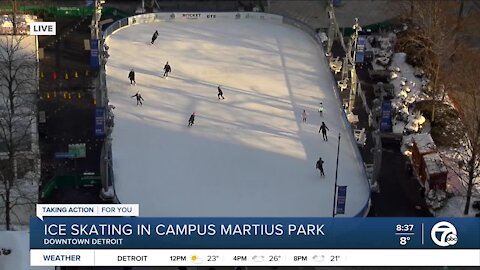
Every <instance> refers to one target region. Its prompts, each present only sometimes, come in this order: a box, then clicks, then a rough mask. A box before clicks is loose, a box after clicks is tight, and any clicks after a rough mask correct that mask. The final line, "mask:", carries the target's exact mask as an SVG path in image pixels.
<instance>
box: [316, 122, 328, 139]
mask: <svg viewBox="0 0 480 270" xmlns="http://www.w3.org/2000/svg"><path fill="white" fill-rule="evenodd" d="M327 130H330V129H328V127H327V125H325V122H322V125H321V126H320V129H319V130H318V133H320V131H321V132H322V136H323V140H324V141H328V137H327Z"/></svg>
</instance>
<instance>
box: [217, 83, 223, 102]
mask: <svg viewBox="0 0 480 270" xmlns="http://www.w3.org/2000/svg"><path fill="white" fill-rule="evenodd" d="M217 89H218V95H217V97H218V99H220V97H222V99H225V98H224V97H223V91H222V88H220V85H219V86H218V87H217Z"/></svg>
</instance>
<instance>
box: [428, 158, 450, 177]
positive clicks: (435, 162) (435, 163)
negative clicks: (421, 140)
mask: <svg viewBox="0 0 480 270" xmlns="http://www.w3.org/2000/svg"><path fill="white" fill-rule="evenodd" d="M423 160H424V161H425V170H426V172H427V174H428V175H434V174H442V173H446V172H447V167H446V166H445V163H444V162H443V160H442V158H441V157H440V155H439V154H438V153H431V154H427V155H424V156H423Z"/></svg>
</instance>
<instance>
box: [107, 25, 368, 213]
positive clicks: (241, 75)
mask: <svg viewBox="0 0 480 270" xmlns="http://www.w3.org/2000/svg"><path fill="white" fill-rule="evenodd" d="M155 30H158V32H159V37H158V39H157V40H156V42H155V44H154V45H152V44H150V41H151V36H152V34H153V32H155ZM106 44H107V45H108V47H109V50H108V52H109V55H110V57H109V59H108V62H107V66H106V72H107V86H108V91H109V92H108V95H109V101H110V103H109V104H110V105H113V106H114V107H115V109H114V110H113V113H114V115H115V126H114V130H113V135H112V137H113V146H112V151H113V170H114V181H115V190H116V195H117V197H118V199H119V201H120V202H121V203H138V204H139V205H140V215H141V216H160V217H329V216H331V215H332V207H333V199H334V198H333V197H334V183H335V167H336V157H337V145H338V134H339V133H340V134H341V142H340V152H339V167H338V183H337V185H338V186H347V187H348V191H347V197H346V208H345V215H339V216H346V217H349V216H357V215H359V216H363V215H364V214H365V213H364V212H365V210H366V209H367V208H368V204H369V199H370V195H369V194H370V189H369V184H368V181H367V179H366V175H365V171H364V165H363V162H362V159H361V157H360V155H359V152H358V150H357V149H356V148H357V145H356V143H355V141H354V140H353V137H352V131H351V129H350V127H349V126H348V125H349V124H348V122H346V120H345V119H344V114H343V112H342V110H341V104H340V100H339V97H338V93H337V92H336V90H335V82H334V80H333V78H332V75H331V73H330V70H329V68H328V64H327V62H326V60H325V59H324V52H323V49H322V48H321V47H320V46H319V45H318V44H317V43H316V42H315V41H314V40H313V38H312V37H310V36H309V35H308V34H306V33H304V32H302V31H301V30H299V29H297V28H295V27H292V26H289V25H285V24H282V23H281V22H273V21H267V20H259V19H249V20H247V19H245V20H235V19H217V20H184V21H181V20H175V21H165V22H155V23H139V24H135V25H133V26H129V27H124V28H121V29H119V30H118V31H116V32H115V33H113V34H112V35H110V36H109V38H108V39H107V40H106ZM167 61H168V62H169V64H170V65H171V67H172V73H171V75H170V76H169V77H168V78H167V79H165V78H163V77H162V75H163V70H162V69H163V66H164V64H165V63H166V62H167ZM131 69H134V71H135V75H136V77H135V79H136V85H130V82H129V80H128V78H127V75H128V73H129V71H130V70H131ZM219 85H220V86H221V88H222V89H223V93H224V96H225V99H222V100H219V99H218V98H217V86H219ZM137 91H140V93H141V95H142V96H143V98H144V102H143V106H136V101H135V99H134V98H132V96H133V95H134V94H135V93H136V92H137ZM319 102H323V104H324V108H325V110H324V113H323V116H322V117H321V116H320V115H319V113H318V106H319ZM303 110H306V112H307V122H306V123H303V122H302V112H303ZM192 112H195V114H196V118H195V124H194V125H193V126H192V127H187V120H188V117H189V116H190V114H192ZM322 121H324V122H325V124H326V125H327V127H328V128H329V131H328V142H326V141H323V140H322V135H321V134H320V133H319V126H320V124H321V122H322ZM319 157H322V159H323V160H324V161H325V163H324V169H325V174H326V176H325V177H320V174H319V171H318V170H316V169H315V162H316V161H317V160H318V158H319Z"/></svg>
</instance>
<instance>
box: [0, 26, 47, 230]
mask: <svg viewBox="0 0 480 270" xmlns="http://www.w3.org/2000/svg"><path fill="white" fill-rule="evenodd" d="M32 40H33V41H32ZM35 49H36V45H35V38H34V37H26V36H14V35H11V36H0V183H1V184H2V185H1V187H0V195H1V196H0V197H1V199H2V200H1V201H0V202H3V205H2V204H0V206H3V208H4V213H3V214H4V216H5V224H6V228H7V230H9V229H10V227H11V224H12V214H13V215H15V213H16V212H15V211H13V212H12V209H14V207H16V206H20V205H21V204H23V205H28V204H31V203H35V200H36V196H38V182H36V181H38V166H39V162H38V144H37V140H38V139H37V138H36V125H35V123H36V99H37V89H38V86H37V85H38V80H37V78H38V76H37V58H36V55H35V53H34V52H35ZM28 184H30V186H29V185H28ZM0 214H2V213H1V212H0ZM16 214H18V213H16Z"/></svg>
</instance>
